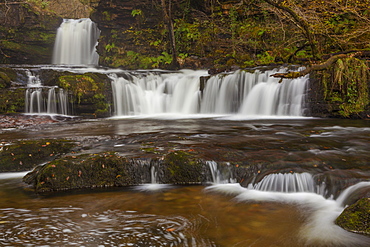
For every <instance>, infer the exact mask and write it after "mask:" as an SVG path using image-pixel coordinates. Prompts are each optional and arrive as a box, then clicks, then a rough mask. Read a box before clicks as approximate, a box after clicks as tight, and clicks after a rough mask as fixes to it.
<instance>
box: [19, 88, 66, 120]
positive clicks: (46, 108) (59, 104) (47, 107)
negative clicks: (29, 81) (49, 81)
mask: <svg viewBox="0 0 370 247" xmlns="http://www.w3.org/2000/svg"><path fill="white" fill-rule="evenodd" d="M67 106H68V94H67V93H66V92H65V91H64V90H63V89H61V88H60V89H59V88H56V87H51V88H48V87H38V88H28V89H27V90H26V96H25V113H38V114H40V113H42V114H62V115H68V107H67Z"/></svg>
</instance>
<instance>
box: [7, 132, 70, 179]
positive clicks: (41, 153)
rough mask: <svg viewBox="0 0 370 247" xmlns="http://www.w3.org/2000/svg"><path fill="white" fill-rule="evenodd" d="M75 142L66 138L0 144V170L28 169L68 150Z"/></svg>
mask: <svg viewBox="0 0 370 247" xmlns="http://www.w3.org/2000/svg"><path fill="white" fill-rule="evenodd" d="M75 145H76V144H75V143H73V142H71V141H67V140H53V139H42V140H25V141H17V142H14V143H1V145H0V149H1V151H0V172H15V171H28V170H31V169H32V168H34V167H36V166H37V165H40V164H42V163H44V162H47V161H50V160H53V159H55V158H56V157H59V155H61V154H64V153H67V152H69V151H70V150H71V149H72V148H73V147H74V146H75Z"/></svg>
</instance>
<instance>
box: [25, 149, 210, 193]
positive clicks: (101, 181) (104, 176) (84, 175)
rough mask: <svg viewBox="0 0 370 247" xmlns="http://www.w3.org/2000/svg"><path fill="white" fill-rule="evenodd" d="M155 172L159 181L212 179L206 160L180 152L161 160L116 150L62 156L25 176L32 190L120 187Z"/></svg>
mask: <svg viewBox="0 0 370 247" xmlns="http://www.w3.org/2000/svg"><path fill="white" fill-rule="evenodd" d="M153 171H155V173H156V174H157V175H156V182H158V183H161V184H201V183H205V182H211V181H212V176H211V173H210V169H209V167H208V165H207V164H206V162H204V161H202V160H199V159H197V158H196V157H193V156H192V155H191V154H188V153H186V152H183V151H176V152H171V153H169V154H167V155H165V156H164V157H163V159H152V160H143V159H128V158H126V157H122V156H120V155H118V154H116V153H100V154H81V155H76V156H64V157H61V158H59V159H57V160H53V161H51V162H49V163H47V164H45V165H42V166H39V167H37V168H35V169H34V170H33V171H32V172H30V173H28V174H27V175H26V176H25V177H24V179H23V180H24V181H25V182H26V183H27V184H30V185H32V186H33V188H34V190H35V192H37V193H43V192H53V191H61V190H75V189H83V188H85V189H86V188H99V187H122V186H131V185H139V184H145V183H150V182H152V181H153V178H152V176H153Z"/></svg>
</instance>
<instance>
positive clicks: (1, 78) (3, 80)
mask: <svg viewBox="0 0 370 247" xmlns="http://www.w3.org/2000/svg"><path fill="white" fill-rule="evenodd" d="M10 84H11V80H10V78H9V76H8V75H7V74H5V73H4V72H1V71H0V89H1V88H7V87H10Z"/></svg>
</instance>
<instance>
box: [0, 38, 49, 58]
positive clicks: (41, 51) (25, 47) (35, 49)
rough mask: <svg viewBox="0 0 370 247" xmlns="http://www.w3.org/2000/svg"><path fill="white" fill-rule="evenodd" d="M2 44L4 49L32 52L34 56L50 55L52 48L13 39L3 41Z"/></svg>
mask: <svg viewBox="0 0 370 247" xmlns="http://www.w3.org/2000/svg"><path fill="white" fill-rule="evenodd" d="M0 46H2V47H4V49H8V50H13V51H18V52H22V53H26V54H32V55H33V56H37V55H39V56H49V55H50V52H51V49H50V48H48V47H45V46H40V45H30V44H21V43H15V42H11V41H2V42H1V44H0Z"/></svg>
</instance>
